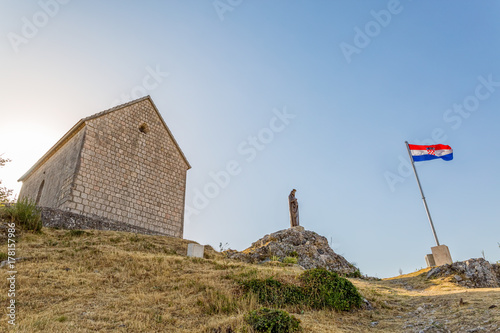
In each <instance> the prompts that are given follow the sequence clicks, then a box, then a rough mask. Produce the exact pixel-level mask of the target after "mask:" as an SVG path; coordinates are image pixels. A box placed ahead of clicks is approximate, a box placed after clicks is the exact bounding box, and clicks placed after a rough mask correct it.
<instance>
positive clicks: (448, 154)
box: [408, 144, 453, 162]
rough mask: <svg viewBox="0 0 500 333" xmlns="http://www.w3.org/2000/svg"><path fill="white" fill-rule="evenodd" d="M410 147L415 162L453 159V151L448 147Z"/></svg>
mask: <svg viewBox="0 0 500 333" xmlns="http://www.w3.org/2000/svg"><path fill="white" fill-rule="evenodd" d="M408 146H409V147H410V152H411V156H412V157H413V160H414V161H415V162H421V161H428V160H434V159H436V158H442V159H443V160H445V161H451V160H452V159H453V149H451V147H450V146H447V145H431V146H420V145H410V144H409V145H408Z"/></svg>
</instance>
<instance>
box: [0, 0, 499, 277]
mask: <svg viewBox="0 0 500 333" xmlns="http://www.w3.org/2000/svg"><path fill="white" fill-rule="evenodd" d="M499 14H500V4H499V3H498V2H495V1H481V2H470V1H453V2H452V1H440V2H435V1H408V0H402V1H399V2H398V1H385V0H384V1H305V0H303V1H299V0H297V1H248V0H244V1H238V0H231V1H229V0H220V1H210V0H208V1H130V0H129V1H124V0H120V1H117V0H115V1H105V2H104V1H82V0H72V1H68V0H65V1H63V0H59V1H56V0H41V1H39V2H38V1H14V0H2V1H0V31H1V34H0V57H1V60H2V61H1V62H0V73H1V75H0V112H1V114H0V153H4V155H3V156H4V157H9V158H11V159H12V160H13V161H12V162H11V163H10V164H9V165H8V166H7V167H5V168H2V169H0V179H2V180H3V181H4V184H5V185H7V186H9V187H11V188H15V190H16V191H18V190H19V188H20V184H18V183H16V180H17V179H18V178H19V177H20V176H21V175H22V174H23V173H24V172H25V171H26V170H27V169H29V167H30V166H31V165H32V164H33V163H34V162H36V160H38V158H39V157H41V155H43V153H44V152H45V151H47V150H48V149H49V148H50V147H51V146H52V145H53V144H54V143H55V142H56V141H57V140H58V139H59V138H60V137H61V136H62V135H63V134H64V133H65V132H66V131H68V130H69V129H70V128H71V127H72V126H73V125H74V124H75V123H76V122H77V121H78V120H79V119H80V118H83V117H85V116H88V115H90V114H93V113H96V112H99V111H102V110H104V109H107V108H109V107H111V106H114V105H116V104H121V103H122V102H126V101H128V100H130V99H131V98H132V97H131V96H134V97H141V96H143V95H144V94H149V95H151V96H152V98H153V100H154V101H155V103H156V105H157V106H158V108H159V110H160V112H161V113H162V115H163V117H164V119H165V121H166V122H167V124H168V125H169V127H170V129H171V130H172V132H173V134H174V136H175V137H176V139H177V140H178V142H179V144H180V146H181V147H182V149H183V151H184V153H185V154H186V156H187V158H188V160H189V161H190V163H191V164H192V166H193V168H192V169H191V170H189V172H188V182H187V188H188V189H187V195H186V204H187V206H189V207H188V212H187V214H186V225H185V233H184V234H185V238H188V239H192V240H195V241H198V242H200V243H202V244H211V245H212V246H214V247H215V248H218V245H219V243H220V242H222V243H223V244H225V243H229V247H231V248H235V249H237V250H242V249H244V248H246V247H248V246H249V245H250V244H251V243H252V242H253V241H255V240H257V239H259V238H260V237H262V236H263V235H265V234H267V233H271V232H274V231H277V230H280V229H284V228H287V227H288V226H289V217H288V202H287V196H288V194H289V192H290V190H291V189H292V188H296V189H297V194H296V196H297V198H298V200H299V206H300V207H299V209H300V222H301V224H302V225H303V226H304V227H305V228H307V229H310V230H314V231H316V232H318V233H319V234H321V235H324V236H326V237H327V238H328V239H329V240H331V242H332V247H333V248H334V250H335V251H336V252H337V253H339V254H342V255H344V256H345V257H346V259H347V260H349V261H351V262H355V263H357V265H358V266H359V268H360V269H361V271H362V272H363V273H366V274H369V275H375V276H378V277H387V276H393V275H397V274H398V271H399V269H400V268H401V269H402V270H403V272H405V273H409V272H412V271H414V270H416V269H419V268H421V267H424V266H425V261H424V255H425V254H427V253H430V247H431V246H433V245H434V240H433V237H432V233H431V230H430V227H429V223H428V221H427V218H426V215H425V211H424V208H423V205H422V202H421V199H420V194H419V192H418V187H417V184H416V181H415V179H414V176H413V174H412V173H408V171H409V170H408V168H407V167H408V165H407V163H408V156H407V153H406V148H405V145H404V141H405V140H408V141H410V143H422V142H426V141H428V142H434V143H443V144H449V145H450V146H451V147H452V148H453V149H454V156H455V159H454V160H453V161H451V162H444V161H430V162H422V163H419V164H418V165H417V168H418V171H419V173H420V177H421V181H422V185H423V189H424V192H425V194H426V197H427V199H428V203H429V207H430V210H431V214H432V215H433V218H434V222H435V225H436V229H437V233H438V236H439V238H440V241H441V242H442V243H444V244H446V245H448V246H449V248H450V251H451V254H452V257H453V259H454V260H465V259H469V258H471V257H480V256H482V253H481V251H484V253H485V255H486V258H487V259H488V260H490V261H496V260H499V259H500V249H499V248H498V244H497V242H500V223H499V215H500V214H499V213H500V205H499V204H498V200H499V189H500V177H499V176H498V170H499V169H500V157H499V156H500V154H498V153H496V152H497V151H498V142H500V140H499V139H500V138H499V137H500V131H499V130H498V125H499V124H500V112H498V111H499V106H500V65H499V59H500V39H499V38H498V36H500V20H499V19H498V18H499ZM151 73H154V74H151ZM277 114H279V115H280V116H279V117H278V116H277ZM284 115H285V116H284ZM280 117H281V118H280ZM283 117H285V119H282V118H283ZM228 164H229V169H230V171H232V175H229V177H223V176H222V174H221V171H223V170H226V169H227V168H228ZM410 171H411V170H410ZM214 174H217V175H219V177H221V178H220V179H219V184H217V183H216V182H215V181H214V180H213V177H212V176H213V175H214ZM211 175H212V176H211ZM228 179H229V180H228ZM388 179H389V181H388ZM200 193H201V194H202V195H203V196H204V198H205V200H204V198H201V195H200Z"/></svg>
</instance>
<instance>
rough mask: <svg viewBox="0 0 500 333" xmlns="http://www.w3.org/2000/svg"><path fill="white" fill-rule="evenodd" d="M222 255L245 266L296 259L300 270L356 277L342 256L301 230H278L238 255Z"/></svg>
mask: <svg viewBox="0 0 500 333" xmlns="http://www.w3.org/2000/svg"><path fill="white" fill-rule="evenodd" d="M226 255H227V256H228V257H229V258H232V259H238V260H241V261H245V262H249V263H263V262H267V261H270V260H271V258H272V257H277V258H280V259H281V260H282V259H283V258H285V257H295V258H297V264H298V265H300V266H301V267H303V268H304V269H312V268H318V267H323V268H326V269H328V270H329V271H333V272H337V273H339V274H341V275H356V274H359V271H358V269H357V268H356V267H354V266H353V265H352V264H350V263H349V262H348V261H347V260H346V259H345V258H344V257H342V256H341V255H338V254H337V253H335V252H334V251H333V250H332V249H331V248H330V246H329V245H328V241H327V239H326V238H325V237H323V236H321V235H318V234H317V233H315V232H314V231H309V230H305V229H304V228H303V227H300V226H298V227H292V228H289V229H285V230H280V231H277V232H274V233H272V234H269V235H265V236H264V237H263V238H261V239H259V240H258V241H256V242H254V243H253V244H252V246H250V247H249V248H248V249H246V250H243V251H241V252H238V251H234V250H228V251H226Z"/></svg>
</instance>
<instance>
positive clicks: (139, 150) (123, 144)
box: [61, 99, 188, 238]
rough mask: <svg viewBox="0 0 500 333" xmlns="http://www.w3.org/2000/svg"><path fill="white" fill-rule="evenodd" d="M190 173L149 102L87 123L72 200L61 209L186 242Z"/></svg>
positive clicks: (139, 103)
mask: <svg viewBox="0 0 500 333" xmlns="http://www.w3.org/2000/svg"><path fill="white" fill-rule="evenodd" d="M143 124H144V125H145V127H144V128H143V131H142V132H141V130H140V127H141V125H143ZM187 169H188V165H187V164H186V162H185V160H184V159H183V157H182V155H181V154H180V152H179V151H178V149H177V147H176V145H175V144H174V142H173V140H172V139H171V137H170V136H169V134H168V132H167V130H166V129H165V127H164V125H163V123H162V121H161V119H160V118H159V117H158V114H157V113H156V111H155V109H154V107H153V105H152V104H151V102H150V101H149V100H148V99H145V100H142V101H139V102H137V103H134V104H131V105H128V106H126V107H125V108H122V109H118V110H116V111H113V112H111V113H109V114H105V115H103V116H100V117H96V118H94V119H90V120H88V121H87V122H86V133H85V141H84V143H83V149H82V152H81V161H80V166H79V169H78V172H77V175H76V178H75V182H74V189H73V191H72V198H71V200H69V201H67V202H66V203H65V204H64V205H63V206H62V207H61V208H62V209H65V210H69V211H71V212H73V213H78V214H83V215H86V216H101V217H104V218H107V219H110V220H113V221H118V222H123V223H127V224H131V225H134V226H136V227H139V228H144V229H149V230H152V231H153V232H156V233H161V234H166V235H170V236H174V237H181V238H182V236H183V228H184V226H183V223H184V222H183V219H184V199H185V189H186V172H187Z"/></svg>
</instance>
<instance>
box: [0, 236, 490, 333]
mask: <svg viewBox="0 0 500 333" xmlns="http://www.w3.org/2000/svg"><path fill="white" fill-rule="evenodd" d="M19 242H20V243H19V244H17V254H16V257H22V258H23V259H22V261H19V262H17V264H16V269H17V272H18V273H17V281H16V291H17V292H16V301H17V312H16V315H17V318H16V323H17V325H16V328H15V331H17V332H90V331H99V332H252V331H251V329H250V328H249V327H248V326H247V325H246V324H245V322H244V316H245V315H246V314H247V313H248V311H250V310H254V309H258V308H259V307H260V305H259V304H258V303H257V300H256V297H255V296H253V295H251V294H250V295H246V294H245V293H244V292H243V291H242V289H241V286H240V285H239V284H238V282H237V281H238V280H241V279H245V278H249V277H259V278H266V277H270V276H274V277H275V278H276V279H278V280H280V281H295V280H296V279H297V276H298V275H299V274H300V273H301V270H300V269H298V268H296V267H293V266H290V267H282V266H280V265H277V266H273V265H268V266H265V265H250V264H245V263H241V262H238V261H233V260H229V259H225V257H224V256H223V255H222V254H220V253H217V252H216V251H214V250H213V249H211V248H207V247H206V248H205V249H206V250H205V252H206V258H205V259H194V258H187V257H186V256H185V253H186V251H187V244H188V243H189V241H187V240H180V239H175V238H168V237H161V236H144V235H135V234H130V233H125V232H112V231H94V230H89V231H83V232H76V231H68V230H54V229H47V228H44V229H43V231H42V233H41V234H31V233H25V234H23V235H22V236H21V239H20V240H19ZM0 246H1V247H2V248H0V252H6V249H7V246H6V243H5V239H2V244H1V245H0ZM0 271H1V273H0V274H1V278H2V280H3V281H5V279H6V276H7V269H6V267H3V268H1V270H0ZM350 281H351V282H353V283H354V285H355V286H356V287H357V288H358V289H359V291H360V293H361V294H362V295H363V296H364V297H366V298H367V299H368V300H369V301H370V302H371V304H372V305H373V307H374V310H355V311H350V312H335V311H331V310H309V309H300V308H297V307H295V308H285V310H287V311H289V312H290V313H291V314H293V315H294V316H295V317H297V318H299V319H300V320H301V326H302V327H303V328H304V331H305V332H405V331H407V332H418V331H419V330H424V329H426V331H427V332H447V331H446V329H449V330H451V331H453V332H461V331H463V332H466V331H467V330H468V329H475V328H478V327H483V328H485V329H486V331H495V330H497V329H498V331H500V324H498V323H500V310H499V307H500V290H499V289H475V290H471V289H463V288H460V287H457V286H456V285H453V284H452V283H450V282H448V281H444V280H433V281H426V280H425V279H424V278H423V277H422V276H419V275H418V274H413V275H407V276H402V277H399V278H395V279H390V280H384V281H366V280H360V279H350ZM2 289H3V290H4V291H2V292H0V300H1V304H3V305H5V306H2V311H1V312H2V317H1V320H0V331H5V330H6V329H7V328H9V327H10V325H8V324H7V318H6V313H7V310H6V308H5V307H6V305H7V302H8V297H7V290H6V289H8V288H7V287H5V288H2ZM460 299H462V301H463V302H462V303H460ZM460 304H462V305H460ZM491 305H497V306H498V307H493V308H491V309H490V308H489V307H490V306H491ZM445 327H446V329H445Z"/></svg>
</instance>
